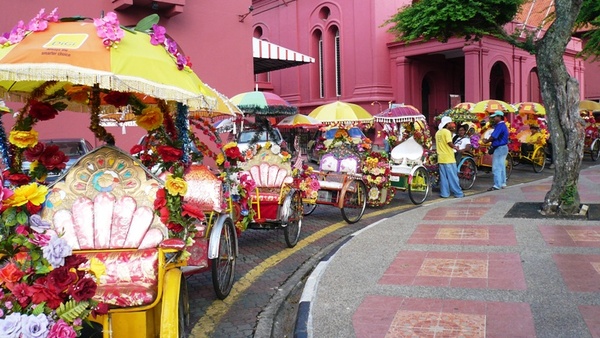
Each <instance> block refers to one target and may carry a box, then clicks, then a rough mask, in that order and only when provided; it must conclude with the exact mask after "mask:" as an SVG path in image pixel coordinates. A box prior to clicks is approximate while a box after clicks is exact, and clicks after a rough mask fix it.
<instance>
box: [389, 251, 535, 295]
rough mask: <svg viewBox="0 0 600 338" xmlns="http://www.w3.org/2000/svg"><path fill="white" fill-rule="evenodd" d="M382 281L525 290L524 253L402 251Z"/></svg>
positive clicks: (396, 283)
mask: <svg viewBox="0 0 600 338" xmlns="http://www.w3.org/2000/svg"><path fill="white" fill-rule="evenodd" d="M379 283H380V284H393V285H420V286H439V287H461V288H476V289H499V290H524V289H526V287H527V285H526V283H525V275H524V273H523V267H522V265H521V260H520V256H519V255H518V254H513V253H479V252H422V251H401V252H399V253H398V255H397V256H396V258H395V260H394V261H393V262H392V264H390V266H389V267H388V269H387V270H386V271H385V272H384V274H383V276H382V277H381V278H380V280H379Z"/></svg>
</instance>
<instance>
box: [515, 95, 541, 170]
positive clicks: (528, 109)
mask: <svg viewBox="0 0 600 338" xmlns="http://www.w3.org/2000/svg"><path fill="white" fill-rule="evenodd" d="M514 107H515V111H516V112H515V116H514V118H513V122H512V124H511V137H510V143H509V151H510V152H511V155H512V159H513V165H518V164H520V163H527V164H531V165H532V166H533V171H535V172H536V173H539V172H542V171H543V170H544V167H545V166H546V152H547V140H548V137H549V134H548V128H547V126H546V123H545V119H544V116H545V115H546V109H545V108H544V106H542V105H541V104H540V103H537V102H521V103H517V104H515V105H514ZM515 134H516V135H515Z"/></svg>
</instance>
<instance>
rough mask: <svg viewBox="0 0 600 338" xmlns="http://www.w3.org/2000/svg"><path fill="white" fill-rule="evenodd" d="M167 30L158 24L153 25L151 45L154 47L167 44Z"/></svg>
mask: <svg viewBox="0 0 600 338" xmlns="http://www.w3.org/2000/svg"><path fill="white" fill-rule="evenodd" d="M165 33H167V29H166V28H165V27H163V26H159V25H157V24H153V25H152V33H150V43H151V44H152V45H154V46H158V45H162V44H163V43H164V42H165V38H166V35H165Z"/></svg>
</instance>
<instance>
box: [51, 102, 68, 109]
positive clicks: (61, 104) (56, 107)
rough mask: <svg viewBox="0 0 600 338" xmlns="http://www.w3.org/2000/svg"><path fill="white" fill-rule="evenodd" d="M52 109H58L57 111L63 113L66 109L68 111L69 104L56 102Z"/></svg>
mask: <svg viewBox="0 0 600 338" xmlns="http://www.w3.org/2000/svg"><path fill="white" fill-rule="evenodd" d="M52 107H53V108H54V109H56V110H57V111H63V110H65V109H67V104H66V103H64V102H56V103H55V104H53V105H52Z"/></svg>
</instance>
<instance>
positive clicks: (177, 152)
mask: <svg viewBox="0 0 600 338" xmlns="http://www.w3.org/2000/svg"><path fill="white" fill-rule="evenodd" d="M156 151H157V152H158V155H159V156H160V157H161V158H162V160H163V161H164V162H177V161H180V160H181V157H182V156H183V151H182V150H181V149H177V148H173V147H171V146H158V147H156Z"/></svg>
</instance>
